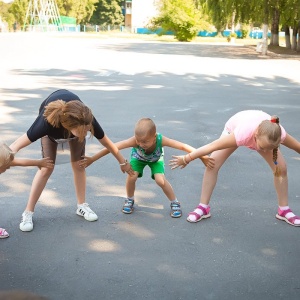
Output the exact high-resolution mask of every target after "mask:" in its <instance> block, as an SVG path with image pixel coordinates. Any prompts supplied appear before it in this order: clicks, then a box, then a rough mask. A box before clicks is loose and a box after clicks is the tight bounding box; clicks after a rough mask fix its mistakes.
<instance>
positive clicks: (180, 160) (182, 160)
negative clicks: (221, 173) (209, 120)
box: [170, 133, 237, 170]
mask: <svg viewBox="0 0 300 300" xmlns="http://www.w3.org/2000/svg"><path fill="white" fill-rule="evenodd" d="M232 147H237V144H236V140H235V136H234V134H233V133H231V134H229V135H224V136H221V137H220V138H219V139H217V140H215V141H213V142H211V143H210V144H207V145H205V146H202V147H200V148H198V149H196V150H194V151H192V152H191V153H189V154H188V155H182V156H176V155H173V156H172V157H173V159H171V160H170V166H171V169H172V170H173V169H176V168H178V167H180V168H181V169H182V168H184V167H185V166H186V165H187V164H188V163H189V162H191V161H192V160H194V159H196V158H200V157H202V156H205V155H209V154H210V153H212V152H214V151H217V150H222V149H227V148H232Z"/></svg>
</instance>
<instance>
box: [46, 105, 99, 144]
mask: <svg viewBox="0 0 300 300" xmlns="http://www.w3.org/2000/svg"><path fill="white" fill-rule="evenodd" d="M44 117H45V118H46V120H47V122H49V124H51V125H52V126H53V127H55V128H59V127H60V126H62V127H64V128H65V129H66V130H68V131H69V135H71V130H72V129H75V128H77V127H79V126H84V125H85V126H90V128H91V129H90V131H91V135H94V128H93V126H92V122H93V118H94V117H93V114H92V111H91V110H90V109H89V108H88V107H87V106H86V105H84V104H83V103H82V102H81V101H78V100H72V101H69V102H65V101H63V100H56V101H53V102H51V103H49V104H48V105H47V106H46V107H45V112H44ZM78 139H79V141H80V142H82V141H83V140H84V139H85V131H84V130H82V134H81V135H80V136H79V137H78Z"/></svg>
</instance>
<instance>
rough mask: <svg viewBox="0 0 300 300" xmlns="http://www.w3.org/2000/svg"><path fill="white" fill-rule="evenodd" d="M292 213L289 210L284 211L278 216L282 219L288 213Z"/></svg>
mask: <svg viewBox="0 0 300 300" xmlns="http://www.w3.org/2000/svg"><path fill="white" fill-rule="evenodd" d="M290 212H291V213H292V210H291V209H290V208H289V209H286V210H282V211H281V213H280V215H281V216H282V217H285V216H286V215H287V214H288V213H290Z"/></svg>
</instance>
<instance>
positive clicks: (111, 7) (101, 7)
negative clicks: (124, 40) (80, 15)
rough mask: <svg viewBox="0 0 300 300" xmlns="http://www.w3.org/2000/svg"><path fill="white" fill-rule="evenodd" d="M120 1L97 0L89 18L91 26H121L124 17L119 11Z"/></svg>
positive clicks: (120, 10)
mask: <svg viewBox="0 0 300 300" xmlns="http://www.w3.org/2000/svg"><path fill="white" fill-rule="evenodd" d="M121 3H123V1H122V0H99V1H98V4H97V8H96V10H95V11H94V13H93V15H92V17H91V23H92V24H99V25H122V24H123V23H124V16H123V14H122V9H121Z"/></svg>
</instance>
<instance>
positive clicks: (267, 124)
mask: <svg viewBox="0 0 300 300" xmlns="http://www.w3.org/2000/svg"><path fill="white" fill-rule="evenodd" d="M257 136H258V137H261V136H265V137H267V138H268V141H269V143H270V144H271V145H273V146H274V149H273V162H274V164H275V172H274V176H276V177H280V175H281V170H280V168H279V166H278V163H277V157H278V148H279V145H280V141H281V127H280V125H279V118H278V117H277V116H272V117H271V120H264V121H262V122H261V123H260V124H259V126H258V131H257Z"/></svg>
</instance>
